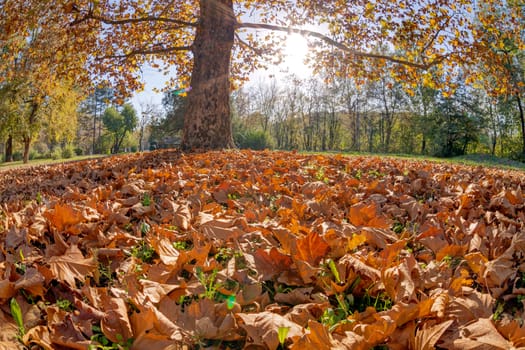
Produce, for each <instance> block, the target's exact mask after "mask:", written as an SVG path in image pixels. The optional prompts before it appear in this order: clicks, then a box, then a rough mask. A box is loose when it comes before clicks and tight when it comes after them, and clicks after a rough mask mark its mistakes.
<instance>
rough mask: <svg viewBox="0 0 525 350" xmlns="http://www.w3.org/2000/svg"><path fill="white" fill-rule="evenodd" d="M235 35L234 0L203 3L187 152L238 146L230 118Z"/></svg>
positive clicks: (186, 134)
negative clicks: (231, 61) (232, 57)
mask: <svg viewBox="0 0 525 350" xmlns="http://www.w3.org/2000/svg"><path fill="white" fill-rule="evenodd" d="M234 32H235V15H234V12H233V1H232V0H201V1H200V22H199V24H198V27H197V32H196V35H195V41H194V43H193V72H192V75H191V91H190V92H189V93H188V109H187V110H186V113H185V115H184V132H183V136H182V148H183V149H186V150H188V149H222V148H232V147H235V145H234V143H233V137H232V128H231V119H230V118H231V117H230V57H231V51H232V47H233V40H234Z"/></svg>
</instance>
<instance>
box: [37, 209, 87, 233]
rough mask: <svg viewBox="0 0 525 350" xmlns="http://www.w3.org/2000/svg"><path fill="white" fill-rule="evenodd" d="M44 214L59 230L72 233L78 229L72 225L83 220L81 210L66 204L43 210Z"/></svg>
mask: <svg viewBox="0 0 525 350" xmlns="http://www.w3.org/2000/svg"><path fill="white" fill-rule="evenodd" d="M44 216H46V217H47V219H48V220H49V223H50V225H51V226H53V227H55V228H56V229H57V230H58V231H59V232H64V231H66V232H68V233H72V234H78V230H76V229H74V227H73V226H74V225H77V224H79V223H80V222H82V221H83V216H82V212H80V211H79V210H77V209H74V208H73V207H71V206H70V205H67V204H57V205H55V207H54V208H53V210H51V211H47V212H45V213H44Z"/></svg>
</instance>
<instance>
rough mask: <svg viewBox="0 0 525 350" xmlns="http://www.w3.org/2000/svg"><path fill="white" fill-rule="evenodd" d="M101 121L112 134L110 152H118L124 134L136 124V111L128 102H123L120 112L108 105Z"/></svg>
mask: <svg viewBox="0 0 525 350" xmlns="http://www.w3.org/2000/svg"><path fill="white" fill-rule="evenodd" d="M102 121H103V123H104V126H105V127H106V129H107V130H108V131H109V132H110V134H111V135H112V136H113V145H112V147H111V153H118V152H120V149H121V146H122V142H123V141H124V138H125V137H126V135H127V134H128V133H129V132H131V131H133V130H134V129H135V128H136V126H137V122H138V118H137V112H136V111H135V109H134V108H133V106H131V105H130V104H125V105H124V106H123V108H122V111H121V112H119V111H117V110H116V109H115V108H114V107H109V108H106V110H105V111H104V115H103V116H102Z"/></svg>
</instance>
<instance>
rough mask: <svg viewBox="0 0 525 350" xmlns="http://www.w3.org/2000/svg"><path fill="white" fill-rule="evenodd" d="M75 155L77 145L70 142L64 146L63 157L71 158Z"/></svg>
mask: <svg viewBox="0 0 525 350" xmlns="http://www.w3.org/2000/svg"><path fill="white" fill-rule="evenodd" d="M74 156H75V147H74V146H73V145H72V144H68V145H66V146H64V147H63V148H62V158H65V159H69V158H73V157H74Z"/></svg>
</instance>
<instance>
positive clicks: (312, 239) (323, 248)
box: [292, 232, 330, 266]
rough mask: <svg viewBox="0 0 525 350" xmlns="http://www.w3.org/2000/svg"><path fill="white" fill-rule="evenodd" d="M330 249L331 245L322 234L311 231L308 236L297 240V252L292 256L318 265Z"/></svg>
mask: <svg viewBox="0 0 525 350" xmlns="http://www.w3.org/2000/svg"><path fill="white" fill-rule="evenodd" d="M329 249H330V247H329V246H328V244H327V243H326V242H325V240H324V239H323V238H322V237H321V236H320V235H318V234H317V233H315V232H310V233H308V235H307V236H306V237H304V238H302V239H299V240H297V252H295V253H294V254H293V255H292V256H293V258H294V259H296V260H304V261H306V262H308V263H309V264H311V265H313V266H317V265H318V264H319V262H320V261H321V259H322V258H324V257H325V256H326V254H327V253H328V251H329Z"/></svg>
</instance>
